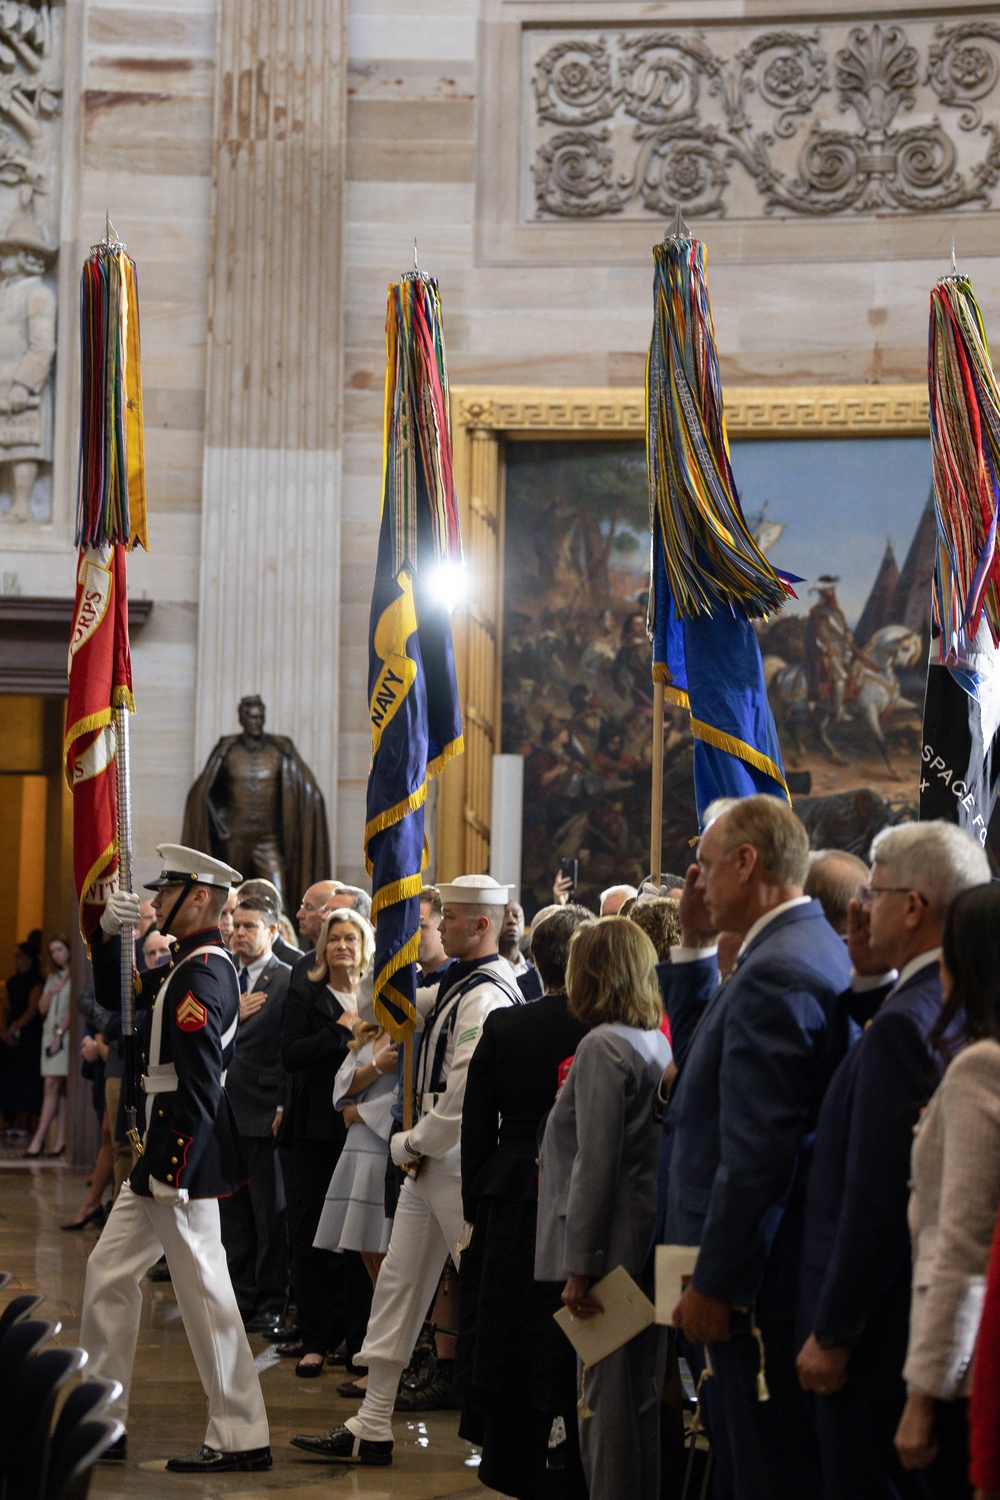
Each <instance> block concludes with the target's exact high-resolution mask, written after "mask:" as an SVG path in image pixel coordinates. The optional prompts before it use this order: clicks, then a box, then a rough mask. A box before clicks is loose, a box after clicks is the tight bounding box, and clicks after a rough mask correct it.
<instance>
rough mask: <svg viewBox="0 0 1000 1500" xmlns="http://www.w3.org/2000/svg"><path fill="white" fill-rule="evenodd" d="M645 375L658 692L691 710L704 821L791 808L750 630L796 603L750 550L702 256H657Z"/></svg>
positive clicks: (676, 249) (691, 246)
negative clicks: (711, 810)
mask: <svg viewBox="0 0 1000 1500" xmlns="http://www.w3.org/2000/svg"><path fill="white" fill-rule="evenodd" d="M653 263H654V267H655V274H654V317H653V336H652V340H651V343H650V349H649V358H648V361H647V364H646V434H647V466H648V471H649V495H650V529H651V532H652V561H651V568H650V590H649V632H650V638H651V640H652V642H653V680H654V682H660V683H663V684H664V696H665V698H666V700H667V701H668V702H671V703H674V704H678V705H680V706H682V707H684V708H686V709H687V710H688V711H689V712H690V715H691V732H692V734H693V736H694V781H695V799H696V802H697V805H698V817H699V820H700V819H701V818H702V817H703V816H704V812H705V808H706V807H707V806H708V804H709V803H710V802H711V801H713V800H714V799H715V798H716V797H723V796H725V797H745V796H750V795H752V794H754V793H757V792H766V793H770V794H772V795H774V796H777V797H785V798H787V797H788V788H787V786H786V785H785V774H784V768H783V766H782V761H781V750H780V747H779V745H778V734H777V730H776V728H775V724H774V717H773V715H772V713H771V708H770V705H769V703H768V700H767V689H766V686H765V683H764V669H763V663H762V661H761V654H760V646H759V645H758V642H757V637H756V634H755V633H754V628H753V624H752V623H751V622H752V621H753V620H754V619H757V618H766V617H767V615H769V614H771V613H772V612H774V611H776V610H778V609H780V608H781V606H782V605H783V604H784V603H785V602H786V601H787V600H788V599H789V598H794V597H795V595H794V593H793V591H792V588H791V583H792V582H795V581H797V580H794V579H791V578H790V577H786V576H784V575H782V574H779V573H777V572H776V571H775V570H774V569H773V568H772V567H771V565H770V563H769V562H768V561H767V559H766V557H765V556H764V555H763V553H762V552H761V550H760V548H759V547H758V546H757V544H756V542H755V541H754V538H753V536H752V535H751V533H750V531H749V529H748V527H747V524H746V521H745V520H744V517H743V511H742V509H741V507H740V501H739V495H738V493H737V490H736V483H735V480H734V478H733V471H732V465H731V463H730V456H729V441H728V438H727V436H726V425H725V417H724V415H723V406H722V381H721V377H720V374H719V361H718V354H717V352H716V347H715V329H714V327H713V324H712V309H711V304H710V302H709V297H708V283H707V281H706V279H705V247H704V245H703V244H702V243H701V242H700V241H699V240H693V239H691V238H690V237H688V236H687V235H682V234H675V235H672V236H671V237H670V238H669V239H667V240H665V241H664V243H663V244H661V245H655V246H654V247H653Z"/></svg>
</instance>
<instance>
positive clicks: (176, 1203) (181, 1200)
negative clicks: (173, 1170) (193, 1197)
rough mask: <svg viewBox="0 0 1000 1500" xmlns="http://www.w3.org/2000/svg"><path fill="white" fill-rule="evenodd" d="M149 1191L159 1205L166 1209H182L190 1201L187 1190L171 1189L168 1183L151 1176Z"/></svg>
mask: <svg viewBox="0 0 1000 1500" xmlns="http://www.w3.org/2000/svg"><path fill="white" fill-rule="evenodd" d="M149 1191H150V1192H151V1193H152V1195H153V1197H154V1199H155V1200H156V1202H157V1203H162V1204H163V1206H164V1208H180V1207H183V1205H184V1204H185V1203H186V1202H187V1201H188V1196H189V1195H188V1190H187V1188H176V1187H171V1186H170V1184H169V1183H167V1182H161V1181H160V1179H159V1178H158V1177H153V1176H152V1175H150V1179H149Z"/></svg>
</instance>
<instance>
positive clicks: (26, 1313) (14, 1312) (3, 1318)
mask: <svg viewBox="0 0 1000 1500" xmlns="http://www.w3.org/2000/svg"><path fill="white" fill-rule="evenodd" d="M44 1300H45V1299H44V1298H43V1297H41V1296H39V1294H38V1292H22V1293H21V1295H20V1296H19V1297H15V1298H14V1299H13V1300H12V1301H10V1302H8V1303H7V1306H6V1307H5V1308H4V1310H3V1312H2V1313H0V1339H2V1338H3V1336H4V1334H5V1333H6V1332H7V1329H8V1328H13V1326H14V1324H15V1323H21V1322H23V1321H24V1319H25V1318H30V1316H31V1314H32V1313H33V1312H34V1310H35V1308H36V1307H39V1306H40V1305H41V1303H42V1302H43V1301H44Z"/></svg>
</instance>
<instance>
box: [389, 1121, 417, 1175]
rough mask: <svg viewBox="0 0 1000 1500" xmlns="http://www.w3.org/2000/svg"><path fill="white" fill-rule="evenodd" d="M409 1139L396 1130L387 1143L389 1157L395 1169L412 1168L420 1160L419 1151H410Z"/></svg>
mask: <svg viewBox="0 0 1000 1500" xmlns="http://www.w3.org/2000/svg"><path fill="white" fill-rule="evenodd" d="M409 1140H410V1137H409V1136H408V1135H404V1134H403V1132H402V1131H401V1130H398V1131H397V1132H396V1134H395V1135H394V1136H393V1138H392V1140H391V1141H390V1142H389V1155H390V1156H391V1157H392V1159H393V1161H394V1162H395V1163H396V1166H397V1167H412V1166H413V1163H414V1162H416V1161H419V1160H420V1152H419V1151H411V1149H410V1145H409Z"/></svg>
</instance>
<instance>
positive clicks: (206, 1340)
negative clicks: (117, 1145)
mask: <svg viewBox="0 0 1000 1500" xmlns="http://www.w3.org/2000/svg"><path fill="white" fill-rule="evenodd" d="M161 1254H163V1255H165V1256H166V1258H167V1265H168V1267H169V1268H170V1280H171V1282H172V1283H173V1288H174V1295H175V1297H176V1298H177V1306H178V1308H179V1310H180V1314H181V1318H182V1319H183V1322H184V1331H185V1333H186V1334H187V1336H188V1342H189V1344H190V1345H191V1353H192V1354H193V1355H194V1361H195V1364H196V1365H197V1366H198V1374H199V1375H200V1376H201V1383H202V1385H203V1386H204V1387H205V1393H206V1395H207V1396H208V1431H207V1432H206V1434H205V1442H206V1443H207V1444H208V1446H209V1447H210V1448H217V1449H219V1450H220V1451H221V1452H223V1453H241V1452H244V1451H245V1450H246V1449H248V1448H264V1447H266V1446H267V1443H268V1429H267V1412H266V1411H265V1409H264V1397H263V1395H262V1394H261V1389H260V1381H259V1380H258V1378H257V1370H256V1368H255V1366H254V1361H253V1355H252V1354H251V1352H250V1345H249V1344H248V1343H247V1336H246V1333H245V1332H244V1329H243V1322H242V1319H241V1318H240V1313H239V1308H238V1307H237V1305H236V1297H235V1295H234V1293H233V1284H232V1282H231V1280H230V1279H229V1267H228V1265H227V1264H226V1252H225V1250H224V1249H223V1247H222V1237H221V1234H220V1232H219V1204H218V1201H217V1200H216V1199H215V1198H196V1199H194V1200H193V1201H191V1202H189V1203H185V1204H178V1205H177V1206H169V1205H166V1204H162V1203H156V1202H155V1201H154V1200H153V1199H152V1198H143V1197H140V1196H139V1195H138V1194H137V1193H133V1192H132V1190H131V1188H130V1187H129V1186H128V1183H126V1184H125V1186H124V1187H123V1188H122V1191H121V1192H120V1193H119V1194H118V1197H117V1199H116V1200H115V1205H114V1208H113V1209H112V1210H111V1214H110V1216H109V1218H108V1222H107V1223H106V1224H105V1226H104V1231H103V1233H102V1235H101V1237H100V1239H99V1240H98V1242H97V1244H96V1246H95V1247H94V1250H93V1252H92V1254H91V1257H90V1260H89V1261H88V1262H87V1281H86V1285H85V1287H84V1293H83V1314H82V1317H81V1320H80V1343H81V1344H82V1346H83V1348H84V1349H86V1351H87V1355H88V1362H87V1373H88V1375H103V1376H105V1377H107V1378H110V1379H112V1380H117V1381H119V1382H120V1383H121V1387H122V1396H121V1400H120V1401H118V1402H117V1403H116V1404H115V1406H114V1407H113V1408H112V1410H113V1413H114V1415H115V1416H116V1417H118V1418H119V1419H120V1420H121V1421H123V1422H124V1421H125V1418H126V1416H127V1414H128V1401H129V1391H130V1389H131V1385H132V1366H133V1364H134V1362H135V1348H136V1343H137V1342H138V1338H139V1320H140V1316H141V1313H142V1289H141V1281H142V1278H143V1276H144V1275H145V1274H146V1272H147V1271H148V1270H149V1268H150V1266H153V1265H155V1264H156V1262H157V1261H158V1260H159V1258H160V1255H161Z"/></svg>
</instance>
